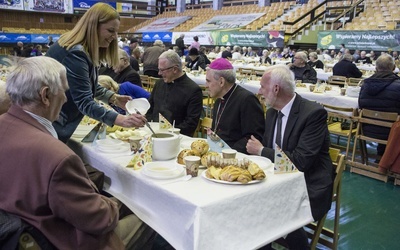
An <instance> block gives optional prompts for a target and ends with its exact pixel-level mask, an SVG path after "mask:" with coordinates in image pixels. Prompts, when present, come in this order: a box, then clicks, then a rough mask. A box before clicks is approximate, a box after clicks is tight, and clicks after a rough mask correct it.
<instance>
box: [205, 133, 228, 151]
mask: <svg viewBox="0 0 400 250" xmlns="http://www.w3.org/2000/svg"><path fill="white" fill-rule="evenodd" d="M207 143H208V145H209V146H210V151H214V152H217V153H222V149H229V148H231V147H229V145H228V144H227V143H226V142H224V141H223V140H222V139H221V138H219V140H218V141H213V140H211V138H210V136H208V135H207Z"/></svg>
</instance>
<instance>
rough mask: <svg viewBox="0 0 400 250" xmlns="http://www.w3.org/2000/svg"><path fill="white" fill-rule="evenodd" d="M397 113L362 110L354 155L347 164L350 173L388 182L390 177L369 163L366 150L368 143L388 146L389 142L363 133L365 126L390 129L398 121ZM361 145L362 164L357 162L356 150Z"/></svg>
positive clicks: (355, 139) (358, 121) (358, 120)
mask: <svg viewBox="0 0 400 250" xmlns="http://www.w3.org/2000/svg"><path fill="white" fill-rule="evenodd" d="M398 119H399V118H398V114H397V113H390V112H381V111H374V110H368V109H362V110H361V112H360V115H359V117H358V118H357V119H356V120H357V123H358V124H357V132H356V135H355V138H354V145H353V155H352V158H351V160H350V161H348V162H347V163H348V164H349V165H351V169H350V172H352V173H358V174H361V175H365V176H368V177H371V178H374V179H377V180H382V181H384V182H387V180H388V175H387V174H386V173H382V172H381V171H379V168H378V165H377V164H374V163H372V162H370V161H369V156H368V153H367V149H366V143H367V142H375V143H380V144H385V145H386V144H387V140H381V139H377V138H374V137H371V136H369V135H365V134H364V131H363V126H364V125H375V126H379V127H383V128H385V127H386V128H390V127H391V126H392V124H393V123H394V122H396V121H398ZM357 144H360V148H361V162H359V161H357V160H356V158H355V157H356V148H357Z"/></svg>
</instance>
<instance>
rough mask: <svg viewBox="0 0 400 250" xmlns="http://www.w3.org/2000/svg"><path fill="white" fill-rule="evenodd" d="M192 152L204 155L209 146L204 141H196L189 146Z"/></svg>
mask: <svg viewBox="0 0 400 250" xmlns="http://www.w3.org/2000/svg"><path fill="white" fill-rule="evenodd" d="M190 148H191V149H192V150H195V151H197V152H198V153H199V154H200V155H204V154H205V153H207V152H208V150H209V149H210V146H209V145H208V143H207V142H206V141H205V140H196V141H194V142H192V144H191V145H190Z"/></svg>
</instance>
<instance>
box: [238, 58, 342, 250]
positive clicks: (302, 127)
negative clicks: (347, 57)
mask: <svg viewBox="0 0 400 250" xmlns="http://www.w3.org/2000/svg"><path fill="white" fill-rule="evenodd" d="M259 94H262V95H263V96H264V98H265V103H266V105H267V106H268V107H270V108H269V109H268V111H267V114H266V122H265V133H264V137H263V140H262V143H261V142H260V141H258V140H257V139H256V138H255V137H251V139H250V140H249V141H248V143H247V146H246V148H247V151H248V152H249V153H250V154H254V155H261V156H265V157H267V158H269V159H270V160H272V161H274V156H275V142H276V143H277V144H278V145H280V146H281V148H282V150H283V151H284V152H285V154H286V155H287V156H288V157H289V158H290V160H291V161H292V162H293V164H294V165H295V166H296V167H297V168H298V169H299V171H301V172H303V173H304V177H305V181H306V185H307V190H308V195H309V198H310V205H311V212H312V215H313V217H314V220H319V219H321V218H322V217H323V216H324V214H326V212H328V210H329V209H330V207H331V196H332V187H333V178H334V177H333V167H332V162H331V159H330V157H329V143H330V141H329V131H328V127H327V123H326V119H327V112H326V110H325V109H324V108H323V107H322V106H321V105H319V104H317V103H315V102H311V101H309V100H306V99H304V98H302V97H301V96H300V95H298V94H296V93H295V80H294V74H293V73H292V72H291V70H290V69H289V67H288V66H286V65H276V66H271V67H268V69H267V70H266V71H265V73H264V75H263V77H262V79H261V88H260V90H259ZM278 112H279V113H282V114H283V117H282V118H281V119H282V121H281V124H282V126H281V133H280V134H281V140H279V139H277V138H276V137H279V136H276V134H279V129H278V126H277V120H278V119H277V118H278V114H279V113H278ZM286 242H287V243H288V245H289V248H290V249H307V247H308V240H307V235H306V234H305V231H304V229H303V228H300V229H298V230H296V231H294V232H292V233H290V234H288V236H287V237H286Z"/></svg>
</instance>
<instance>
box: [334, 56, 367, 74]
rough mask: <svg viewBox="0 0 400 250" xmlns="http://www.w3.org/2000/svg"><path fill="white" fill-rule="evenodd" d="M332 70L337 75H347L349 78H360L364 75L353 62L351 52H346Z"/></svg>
mask: <svg viewBox="0 0 400 250" xmlns="http://www.w3.org/2000/svg"><path fill="white" fill-rule="evenodd" d="M332 71H333V75H335V76H345V77H347V78H350V77H354V78H360V77H361V76H362V72H361V71H360V70H359V69H358V68H357V66H356V65H355V64H354V63H353V56H352V55H351V54H344V55H343V58H342V59H341V60H340V61H339V62H337V63H336V64H335V65H334V66H333V69H332Z"/></svg>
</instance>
